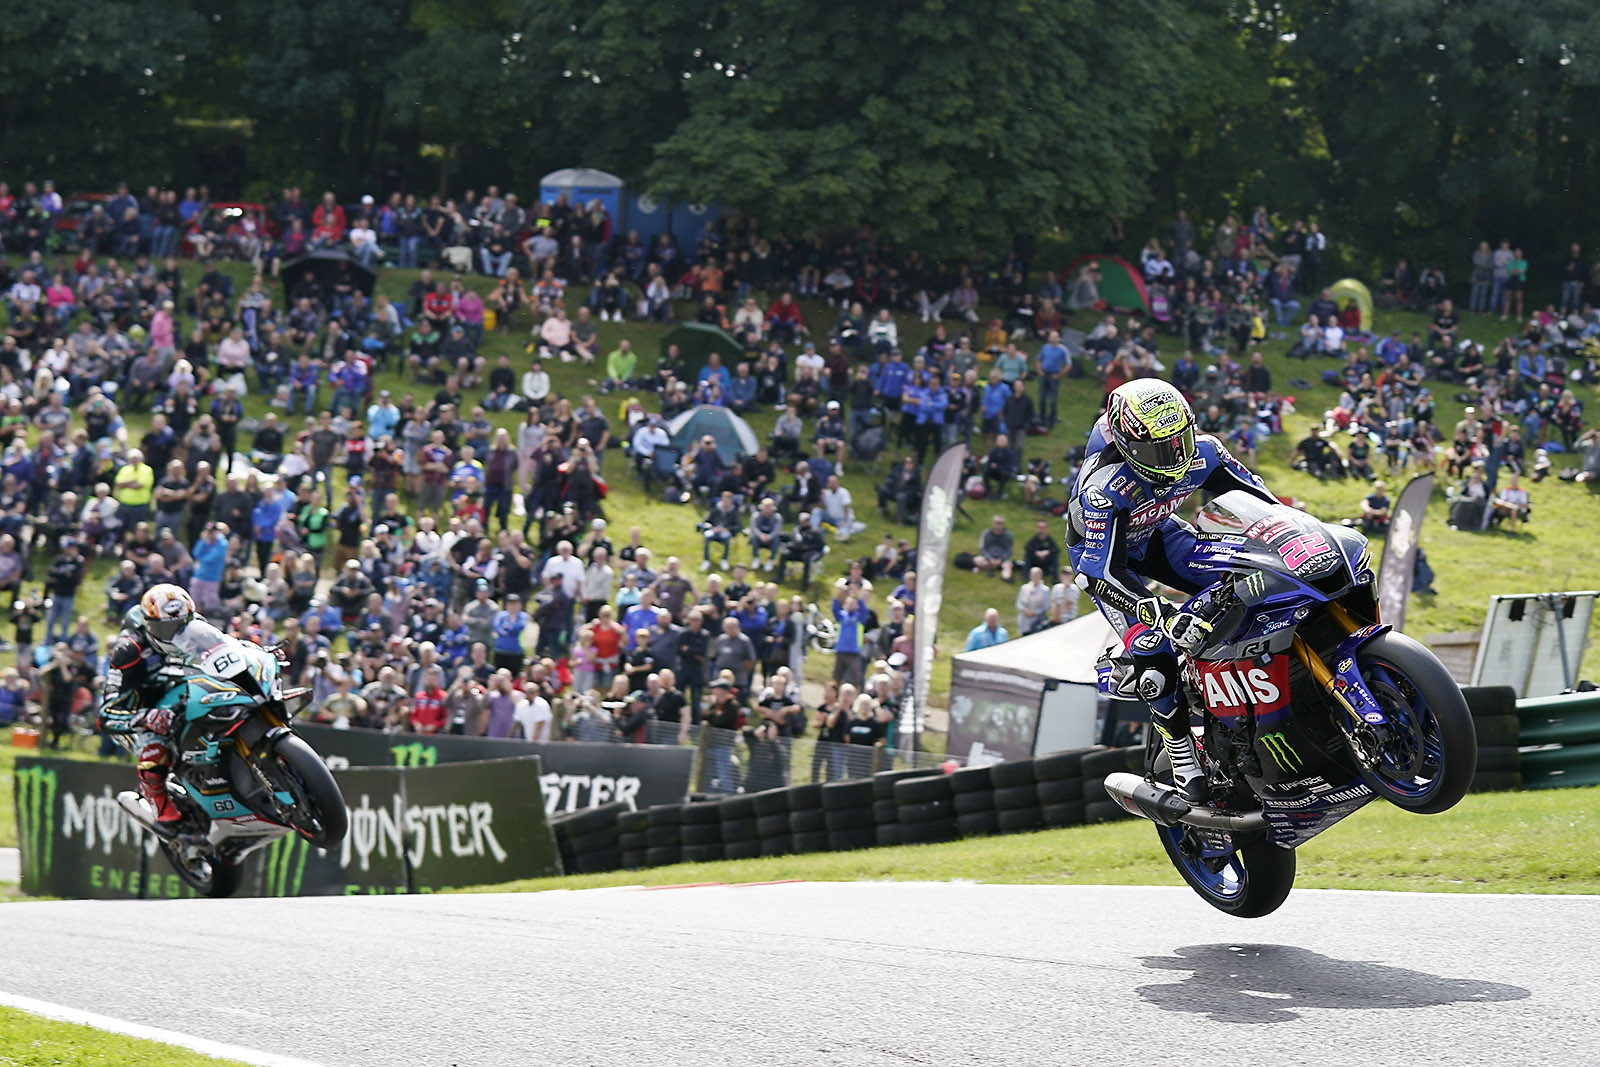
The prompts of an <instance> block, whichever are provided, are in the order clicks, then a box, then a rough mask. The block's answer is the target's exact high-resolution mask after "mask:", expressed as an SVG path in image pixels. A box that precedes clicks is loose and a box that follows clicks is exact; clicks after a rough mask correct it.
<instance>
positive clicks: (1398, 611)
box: [1378, 474, 1433, 630]
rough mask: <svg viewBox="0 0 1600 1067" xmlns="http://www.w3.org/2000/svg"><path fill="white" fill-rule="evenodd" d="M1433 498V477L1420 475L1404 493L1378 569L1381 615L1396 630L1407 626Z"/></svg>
mask: <svg viewBox="0 0 1600 1067" xmlns="http://www.w3.org/2000/svg"><path fill="white" fill-rule="evenodd" d="M1432 495H1433V475H1431V474H1419V475H1417V476H1416V477H1415V478H1413V479H1411V481H1409V482H1407V483H1406V487H1405V488H1404V489H1402V490H1400V496H1399V499H1397V500H1396V501H1395V504H1394V514H1393V517H1392V518H1390V520H1389V535H1388V537H1387V538H1386V539H1385V540H1384V544H1383V563H1382V564H1380V565H1379V567H1378V615H1379V617H1380V618H1381V619H1383V621H1384V622H1386V623H1388V624H1389V625H1390V626H1393V627H1394V628H1395V629H1396V630H1398V629H1400V628H1401V627H1402V626H1404V625H1405V621H1406V600H1407V599H1408V598H1409V597H1410V596H1411V575H1412V573H1413V572H1414V571H1415V570H1416V567H1417V535H1418V534H1419V533H1420V532H1421V530H1422V516H1423V513H1424V512H1426V511H1427V510H1428V498H1429V497H1431V496H1432Z"/></svg>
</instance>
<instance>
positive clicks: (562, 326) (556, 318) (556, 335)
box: [539, 304, 577, 363]
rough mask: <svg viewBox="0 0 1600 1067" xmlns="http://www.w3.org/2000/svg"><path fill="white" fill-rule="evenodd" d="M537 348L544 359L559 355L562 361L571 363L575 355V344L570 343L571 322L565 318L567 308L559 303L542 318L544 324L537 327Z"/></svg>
mask: <svg viewBox="0 0 1600 1067" xmlns="http://www.w3.org/2000/svg"><path fill="white" fill-rule="evenodd" d="M539 349H540V352H539V354H540V355H541V356H543V357H545V358H546V359H548V358H550V356H552V355H560V357H561V362H563V363H571V362H572V361H573V359H574V358H575V356H576V353H577V346H575V345H574V344H573V343H572V322H571V320H569V319H568V318H567V309H566V308H564V307H562V306H561V305H559V304H557V305H556V308H555V310H554V311H552V312H551V313H550V316H549V317H548V318H546V319H545V320H544V325H542V326H540V327H539Z"/></svg>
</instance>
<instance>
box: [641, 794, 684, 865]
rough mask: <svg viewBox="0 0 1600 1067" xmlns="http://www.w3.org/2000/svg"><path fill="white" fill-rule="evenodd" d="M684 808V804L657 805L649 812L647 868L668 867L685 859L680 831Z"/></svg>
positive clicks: (646, 850) (646, 837)
mask: <svg viewBox="0 0 1600 1067" xmlns="http://www.w3.org/2000/svg"><path fill="white" fill-rule="evenodd" d="M684 807H685V805H683V804H656V805H653V806H652V807H651V808H650V810H649V811H648V812H647V814H648V815H649V816H650V826H649V828H648V829H646V830H645V832H644V833H645V850H644V862H645V866H647V867H667V866H670V865H672V864H674V863H677V862H679V861H680V860H682V859H683V849H682V846H681V844H680V842H681V840H682V838H681V837H680V836H679V831H680V829H681V824H682V822H683V809H684Z"/></svg>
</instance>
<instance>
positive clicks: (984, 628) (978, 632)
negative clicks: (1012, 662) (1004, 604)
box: [963, 608, 1011, 652]
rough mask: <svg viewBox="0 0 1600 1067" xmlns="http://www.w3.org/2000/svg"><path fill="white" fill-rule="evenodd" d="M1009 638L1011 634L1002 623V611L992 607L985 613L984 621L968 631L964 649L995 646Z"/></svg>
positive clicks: (971, 649)
mask: <svg viewBox="0 0 1600 1067" xmlns="http://www.w3.org/2000/svg"><path fill="white" fill-rule="evenodd" d="M1009 640H1011V635H1010V634H1008V633H1007V632H1006V628H1005V627H1004V626H1001V625H1000V613H999V612H998V611H996V610H995V609H994V608H990V609H989V610H988V611H985V612H984V613H983V621H982V622H981V623H979V624H978V625H977V626H974V627H973V628H972V629H971V630H968V631H967V643H966V645H965V646H964V648H963V651H966V652H976V651H978V650H979V649H981V648H993V647H994V646H995V645H1003V644H1005V643H1006V642H1007V641H1009Z"/></svg>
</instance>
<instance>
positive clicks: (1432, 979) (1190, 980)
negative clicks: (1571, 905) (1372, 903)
mask: <svg viewBox="0 0 1600 1067" xmlns="http://www.w3.org/2000/svg"><path fill="white" fill-rule="evenodd" d="M1140 962H1141V963H1143V964H1144V965H1145V966H1146V967H1149V968H1151V969H1152V970H1158V971H1188V972H1190V974H1189V977H1187V978H1185V979H1184V980H1183V981H1181V982H1174V983H1169V984H1166V985H1147V986H1140V987H1139V989H1138V990H1137V992H1138V994H1139V995H1140V996H1141V997H1143V998H1144V999H1145V1000H1146V1001H1147V1002H1149V1003H1151V1004H1154V1005H1155V1006H1156V1007H1158V1008H1163V1009H1165V1010H1167V1011H1181V1012H1191V1013H1194V1014H1197V1015H1206V1016H1209V1017H1210V1018H1211V1019H1213V1020H1215V1021H1217V1022H1225V1023H1284V1022H1290V1021H1291V1020H1294V1019H1298V1018H1299V1017H1300V1010H1301V1009H1304V1008H1336V1009H1342V1010H1350V1009H1358V1010H1359V1009H1373V1008H1431V1007H1437V1006H1439V1005H1441V1004H1459V1003H1464V1002H1469V1001H1471V1002H1477V1003H1485V1004H1488V1003H1494V1002H1497V1001H1507V1000H1523V999H1526V998H1527V997H1529V996H1531V995H1532V994H1531V993H1530V992H1529V991H1528V990H1526V989H1523V988H1522V987H1521V986H1514V985H1505V984H1502V983H1499V982H1484V981H1479V980H1477V979H1475V978H1444V977H1441V976H1439V975H1434V974H1427V973H1425V972H1423V971H1413V970H1408V969H1407V968H1404V967H1391V966H1388V965H1387V964H1381V963H1366V962H1361V961H1355V960H1336V959H1334V958H1332V957H1331V956H1324V955H1321V954H1320V953H1316V952H1309V951H1307V950H1306V949H1303V948H1287V947H1285V946H1282V945H1190V946H1188V947H1187V948H1180V949H1178V950H1177V951H1176V952H1175V953H1174V954H1173V955H1171V956H1146V957H1144V958H1143V959H1142V960H1140Z"/></svg>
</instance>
